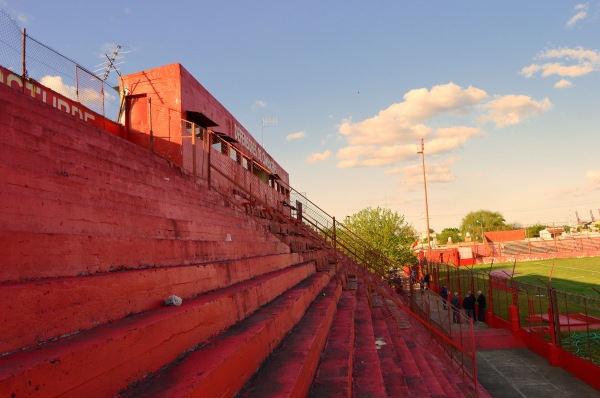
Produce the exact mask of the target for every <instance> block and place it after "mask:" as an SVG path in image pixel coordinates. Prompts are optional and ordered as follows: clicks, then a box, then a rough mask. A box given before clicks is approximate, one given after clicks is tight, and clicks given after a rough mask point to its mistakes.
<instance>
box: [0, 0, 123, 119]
mask: <svg viewBox="0 0 600 398" xmlns="http://www.w3.org/2000/svg"><path fill="white" fill-rule="evenodd" d="M0 65H3V66H4V67H5V68H6V69H8V70H10V71H12V72H13V73H15V74H17V75H19V76H21V77H22V78H23V79H30V80H33V81H36V82H38V83H39V84H41V85H43V86H46V87H48V88H50V89H52V90H54V91H56V92H58V93H59V94H62V95H63V96H65V97H67V98H69V99H71V100H73V101H76V102H79V103H81V104H82V105H84V106H85V107H87V108H89V109H91V110H92V111H94V112H96V113H98V114H100V115H102V116H105V117H106V118H108V119H112V120H116V118H117V116H118V114H119V107H120V103H119V101H120V98H119V93H118V92H117V91H115V90H114V89H113V88H112V86H111V85H110V84H107V82H105V81H104V80H102V79H101V78H99V77H97V76H95V75H94V73H92V72H90V71H89V70H87V69H86V68H84V67H82V66H81V65H79V64H77V63H76V62H75V61H73V60H71V59H69V58H67V57H65V56H64V55H61V54H60V53H58V52H57V51H55V50H53V49H51V48H50V47H48V46H47V45H45V44H43V43H42V42H40V41H38V40H36V39H34V38H33V37H31V36H30V35H28V34H26V33H25V30H21V29H20V28H19V26H18V25H17V23H16V22H15V21H13V20H12V19H11V18H10V17H9V15H8V14H7V13H6V12H5V11H0ZM113 86H116V85H114V84H113Z"/></svg>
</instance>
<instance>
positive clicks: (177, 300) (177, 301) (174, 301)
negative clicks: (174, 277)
mask: <svg viewBox="0 0 600 398" xmlns="http://www.w3.org/2000/svg"><path fill="white" fill-rule="evenodd" d="M181 303H183V299H182V298H181V297H179V296H175V295H173V296H169V297H167V298H166V299H165V305H174V306H176V307H179V306H180V305H181Z"/></svg>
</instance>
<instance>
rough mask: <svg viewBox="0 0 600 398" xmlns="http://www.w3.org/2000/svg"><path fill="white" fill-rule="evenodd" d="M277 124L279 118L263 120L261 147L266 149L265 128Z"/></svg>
mask: <svg viewBox="0 0 600 398" xmlns="http://www.w3.org/2000/svg"><path fill="white" fill-rule="evenodd" d="M276 124H277V118H270V119H269V118H263V120H262V129H261V143H260V145H261V146H262V147H263V148H264V147H265V126H275V125H276Z"/></svg>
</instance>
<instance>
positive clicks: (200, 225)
mask: <svg viewBox="0 0 600 398" xmlns="http://www.w3.org/2000/svg"><path fill="white" fill-rule="evenodd" d="M0 197H1V198H2V200H3V201H5V203H7V205H6V206H5V207H4V208H3V209H2V213H0V220H2V224H3V228H4V229H5V230H8V231H19V232H26V231H30V230H35V231H36V232H40V233H68V234H73V235H74V234H82V235H93V236H122V237H126V238H127V237H146V238H159V239H191V240H222V239H225V238H226V237H227V235H228V234H229V236H230V238H231V239H235V240H237V241H239V240H242V241H254V240H258V241H261V240H262V241H265V240H272V238H273V237H272V235H270V234H268V233H267V232H266V231H265V230H264V229H261V230H258V229H255V228H243V225H244V224H245V223H243V222H241V223H239V222H238V220H236V219H234V218H233V217H223V216H220V215H218V214H215V212H212V213H211V211H210V210H209V209H208V208H206V209H205V210H204V211H203V212H200V211H198V210H196V211H195V212H194V213H195V215H196V216H197V218H196V219H195V220H181V219H172V218H167V217H165V216H164V215H161V214H144V213H141V212H131V211H126V210H119V209H110V208H105V207H98V206H95V205H94V203H99V202H101V201H103V200H109V199H110V198H105V199H100V198H96V200H94V201H91V202H88V203H85V202H65V201H64V200H62V199H60V200H56V199H41V198H39V197H38V196H26V195H20V194H7V193H1V192H0ZM46 209H52V210H51V211H50V212H48V211H47V210H46ZM141 210H142V209H141ZM45 213H47V214H45ZM41 218H43V219H44V220H46V221H47V222H46V223H45V224H44V225H39V226H38V224H39V220H40V219H41ZM199 220H202V222H199ZM241 221H243V220H241Z"/></svg>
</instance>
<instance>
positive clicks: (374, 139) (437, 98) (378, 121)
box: [339, 83, 487, 145]
mask: <svg viewBox="0 0 600 398" xmlns="http://www.w3.org/2000/svg"><path fill="white" fill-rule="evenodd" d="M403 98H404V101H403V102H399V103H395V104H392V105H390V106H389V107H388V108H387V109H384V110H382V111H380V112H379V113H378V114H377V115H376V116H373V117H371V118H369V119H366V120H363V121H360V122H356V123H353V122H352V119H345V120H343V121H342V124H341V125H340V127H339V134H341V135H343V136H345V137H346V138H347V139H348V143H349V144H350V145H365V144H368V145H373V144H377V145H394V144H406V143H408V142H414V141H415V140H418V139H420V138H422V137H426V136H428V135H429V134H430V133H431V131H432V129H431V128H430V127H427V126H425V125H424V124H423V122H424V121H425V120H428V119H431V118H433V117H435V116H438V115H442V114H454V115H461V114H465V113H466V112H467V111H468V110H469V109H470V108H473V107H474V106H476V105H477V104H478V103H479V102H481V101H482V100H484V99H485V98H487V93H486V92H485V91H483V90H480V89H478V88H474V87H468V88H466V89H463V88H461V87H459V86H458V85H456V84H454V83H448V84H445V85H438V86H434V87H432V89H431V91H430V90H428V89H426V88H420V89H414V90H411V91H409V92H408V93H406V94H405V95H404V97H403Z"/></svg>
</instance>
